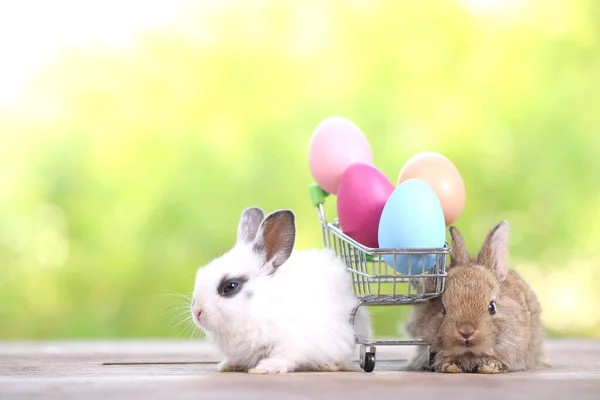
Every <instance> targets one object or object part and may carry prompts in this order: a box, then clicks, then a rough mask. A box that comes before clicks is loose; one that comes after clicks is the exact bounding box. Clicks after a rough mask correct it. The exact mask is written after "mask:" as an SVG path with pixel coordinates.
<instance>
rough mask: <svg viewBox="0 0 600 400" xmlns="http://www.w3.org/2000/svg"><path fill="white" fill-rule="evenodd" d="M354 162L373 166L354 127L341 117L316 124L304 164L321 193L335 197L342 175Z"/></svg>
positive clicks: (363, 136)
mask: <svg viewBox="0 0 600 400" xmlns="http://www.w3.org/2000/svg"><path fill="white" fill-rule="evenodd" d="M357 161H360V162H364V163H367V164H373V153H372V151H371V146H370V145H369V142H368V141H367V138H366V137H365V135H364V134H363V132H362V131H361V130H360V128H359V127H358V126H356V125H355V124H354V123H353V122H352V121H349V120H348V119H346V118H343V117H329V118H326V119H325V120H323V121H322V122H321V123H320V124H319V125H317V127H316V128H315V130H314V132H313V134H312V137H311V138H310V142H309V144H308V165H309V167H310V173H311V175H312V177H313V178H314V179H315V181H316V182H317V183H318V184H319V186H320V187H321V188H322V189H323V190H324V191H326V192H327V193H330V194H337V191H338V185H339V182H340V179H341V178H342V174H343V173H344V171H345V170H346V168H348V166H350V164H352V163H353V162H357Z"/></svg>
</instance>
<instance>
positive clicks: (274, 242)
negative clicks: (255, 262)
mask: <svg viewBox="0 0 600 400" xmlns="http://www.w3.org/2000/svg"><path fill="white" fill-rule="evenodd" d="M295 241H296V217H295V216H294V213H293V212H292V211H290V210H279V211H275V212H273V213H271V214H269V215H268V216H267V217H266V218H265V219H264V220H263V222H262V224H261V225H260V228H259V229H258V233H257V234H256V239H255V241H254V246H253V250H254V252H255V253H256V254H257V255H258V256H259V257H260V258H261V261H262V263H263V266H262V268H263V269H264V272H265V273H267V274H268V275H271V274H273V273H274V272H275V271H276V270H277V268H278V267H279V266H280V265H281V264H283V263H284V262H286V261H287V259H288V258H289V257H290V255H291V254H292V250H293V249H294V242H295Z"/></svg>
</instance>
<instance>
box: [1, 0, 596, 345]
mask: <svg viewBox="0 0 600 400" xmlns="http://www.w3.org/2000/svg"><path fill="white" fill-rule="evenodd" d="M195 4H196V6H188V7H187V8H185V9H184V10H183V11H182V16H181V18H179V19H177V20H176V21H173V23H172V24H171V25H169V26H168V27H164V28H162V29H157V30H154V31H150V32H147V33H146V34H144V35H140V36H138V37H136V39H135V41H134V43H133V44H132V46H131V47H130V48H127V49H112V48H103V47H92V46H89V47H85V46H84V47H78V48H72V49H64V51H62V52H61V53H60V54H57V55H56V57H54V58H53V59H52V60H49V61H48V63H47V64H46V65H45V66H44V69H43V70H42V72H40V74H39V75H38V76H36V80H35V82H34V83H33V84H32V85H31V87H30V88H29V91H28V92H27V94H26V96H25V97H24V99H23V100H22V101H21V102H20V103H18V104H15V105H13V106H11V107H4V108H0V338H91V337H167V336H172V337H182V336H185V335H187V334H189V333H190V332H189V331H187V328H186V327H185V324H183V325H177V324H178V323H179V322H180V320H181V318H182V317H181V314H179V311H181V310H184V311H183V312H185V307H186V303H185V300H184V299H182V298H180V297H178V296H176V295H171V294H172V293H183V294H190V292H191V290H192V286H193V282H194V274H195V270H196V268H197V267H198V266H201V265H203V264H205V263H206V262H207V261H208V260H210V259H211V258H214V257H217V256H219V255H220V254H222V253H223V252H224V251H226V250H227V249H228V248H229V247H231V246H232V245H233V243H234V240H235V230H236V224H237V221H238V218H239V215H240V213H241V211H242V209H243V208H245V207H247V206H250V205H258V206H260V207H262V208H263V209H265V210H266V211H272V210H275V209H278V208H291V209H293V210H294V211H295V212H296V213H297V218H298V241H297V246H296V247H297V248H298V249H302V248H309V247H321V246H322V242H321V234H320V227H319V223H318V218H317V213H316V210H315V209H314V208H313V207H312V205H311V202H310V198H309V193H308V186H309V185H310V183H312V178H311V176H310V173H309V170H308V164H307V146H308V141H309V138H310V135H311V134H312V131H313V129H314V128H315V127H316V125H317V124H318V123H319V122H320V121H321V120H322V119H324V118H325V117H328V116H330V115H342V116H345V117H347V118H349V119H351V120H352V121H354V122H355V123H357V124H358V125H359V126H360V127H361V129H363V131H364V132H365V134H366V136H367V138H368V139H369V141H370V143H371V146H372V149H373V153H374V158H375V163H376V165H377V166H378V167H379V168H380V169H381V170H382V171H383V172H384V173H386V175H387V176H388V177H389V178H390V179H391V180H393V181H395V179H396V177H397V174H398V172H399V171H400V169H401V167H402V165H403V164H404V162H405V161H406V160H407V159H408V158H409V157H410V156H412V155H413V154H415V153H417V152H420V151H437V152H440V153H442V154H444V155H446V156H447V157H448V158H450V159H451V160H452V161H453V162H454V163H455V164H456V166H457V167H458V168H459V170H460V171H461V173H462V176H463V179H464V181H465V185H466V189H467V205H466V208H465V210H464V212H463V215H462V216H461V218H460V219H459V220H458V221H457V222H456V225H457V226H458V227H459V228H460V229H461V231H462V232H463V235H464V236H465V239H466V240H467V243H468V245H469V246H470V250H471V251H472V252H475V251H476V250H477V249H478V246H479V245H480V243H481V241H482V240H483V238H484V235H485V234H486V232H487V230H489V229H490V228H491V227H492V225H493V224H495V223H496V222H498V221H500V220H501V219H507V220H508V221H509V222H510V223H511V226H512V231H511V232H512V233H511V235H512V236H511V247H510V248H511V260H512V263H513V265H514V267H515V268H516V269H517V270H518V271H519V272H520V273H522V274H523V276H525V277H526V278H527V279H528V280H529V282H530V284H531V285H532V286H533V287H534V289H535V290H536V292H538V295H539V296H540V299H541V300H542V304H543V306H544V311H545V313H544V320H545V322H546V323H547V325H548V328H549V331H550V333H551V334H553V335H581V336H588V337H592V336H595V337H600V291H599V290H598V289H599V287H600V267H599V264H600V255H599V254H598V252H597V251H596V249H597V248H598V241H599V240H600V156H599V153H600V135H599V132H600V113H599V112H598V110H599V109H600V96H598V95H597V94H598V93H600V3H599V2H597V1H594V0H556V1H552V2H544V1H541V0H540V1H533V0H531V1H492V0H488V1H484V0H479V1H444V0H429V1H425V2H414V1H405V0H402V1H393V0H389V1H330V2H320V1H316V0H310V1H308V0H307V1H302V2H293V3H292V2H277V3H276V2H267V1H263V2H258V1H251V2H224V3H219V4H220V5H217V4H216V3H214V4H213V3H209V2H198V3H195ZM200 4H202V5H200ZM211 4H212V5H211ZM140 12H143V10H140ZM106 29H107V30H108V29H110V27H108V26H107V27H106ZM24 51H26V49H24ZM0 89H1V88H0ZM326 209H327V212H328V215H329V216H330V217H333V216H334V215H335V198H332V197H329V198H328V199H327V204H326ZM315 278H316V279H318V277H315ZM407 310H408V309H407V308H400V309H398V308H396V307H393V308H385V309H373V310H372V311H373V313H374V315H375V319H376V322H375V327H376V333H377V334H378V335H383V336H388V335H395V334H396V326H397V324H398V323H399V322H401V320H402V318H403V316H404V315H405V314H406V311H407Z"/></svg>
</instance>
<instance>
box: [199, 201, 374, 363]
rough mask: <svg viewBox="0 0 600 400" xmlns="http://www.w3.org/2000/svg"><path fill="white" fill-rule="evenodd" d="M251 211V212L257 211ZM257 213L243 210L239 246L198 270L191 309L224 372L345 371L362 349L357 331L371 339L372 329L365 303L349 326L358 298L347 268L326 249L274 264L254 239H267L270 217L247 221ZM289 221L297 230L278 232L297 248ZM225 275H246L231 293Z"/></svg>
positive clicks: (292, 256)
mask: <svg viewBox="0 0 600 400" xmlns="http://www.w3.org/2000/svg"><path fill="white" fill-rule="evenodd" d="M249 210H254V215H253V216H252V215H251V214H249ZM256 210H257V209H256V208H253V209H248V210H246V211H245V212H244V214H242V219H241V220H240V225H239V230H238V232H239V233H238V243H237V244H236V245H235V247H234V248H233V249H231V250H230V251H228V252H227V253H225V254H224V255H223V256H222V257H220V258H218V259H216V260H214V261H212V262H211V263H209V264H208V265H207V266H205V267H202V268H200V269H199V270H198V273H197V276H196V284H195V287H194V294H193V299H194V304H193V305H192V314H193V316H194V320H195V321H196V323H197V324H198V326H199V327H200V328H201V329H203V330H204V331H205V332H206V334H207V336H208V337H209V339H210V340H211V341H212V342H213V343H214V344H215V345H216V347H217V348H218V349H219V350H220V351H221V352H222V353H223V355H224V360H223V361H222V362H221V363H220V364H219V370H220V371H248V372H250V373H286V372H292V371H299V370H303V371H306V370H312V371H317V370H321V371H336V370H339V369H345V368H347V362H348V361H350V360H351V359H352V357H353V354H355V351H356V350H357V348H356V345H355V339H354V333H355V331H356V333H357V334H359V335H360V336H363V337H370V336H371V327H370V318H369V315H368V313H367V312H366V310H365V309H363V308H360V309H359V310H358V313H357V315H356V320H355V326H354V328H353V327H352V326H351V325H350V322H349V318H350V314H351V311H352V309H353V308H354V307H355V305H356V304H357V299H356V297H355V295H354V291H353V287H352V280H351V276H350V274H349V273H348V272H347V270H346V266H345V265H344V264H343V263H342V262H341V261H340V260H339V259H338V258H337V257H336V255H335V253H333V252H332V251H331V250H327V249H324V250H306V251H298V252H292V253H291V256H290V257H289V259H287V261H285V262H284V263H283V264H281V265H280V266H279V267H277V268H273V266H272V265H271V266H269V262H270V261H269V260H266V257H265V254H264V252H263V253H261V252H260V251H257V250H256V246H254V244H255V243H257V242H259V243H260V242H261V240H264V236H265V235H266V234H265V232H264V231H263V228H264V227H263V224H264V221H266V220H268V219H269V218H270V217H271V216H272V215H273V214H271V215H270V216H267V218H266V219H264V220H262V222H261V224H260V226H259V227H256V226H254V227H253V226H251V224H250V225H249V221H252V220H253V219H254V220H256ZM258 210H259V209H258ZM251 212H252V211H250V213H251ZM288 212H289V213H291V211H288ZM261 213H262V211H261ZM249 215H250V216H249ZM291 215H292V216H293V214H291ZM291 221H292V227H291V228H293V229H292V230H287V231H285V230H284V232H282V233H281V234H282V235H286V234H289V232H292V238H291V240H292V244H291V245H292V246H293V240H294V234H295V226H294V220H293V218H292V219H291ZM261 227H262V228H261ZM257 231H258V234H257V235H256V237H255V238H254V240H251V238H252V236H254V233H255V232H257ZM244 232H245V233H244ZM286 232H287V233H286ZM284 239H287V238H284ZM259 247H260V246H259ZM290 251H291V248H290ZM288 254H289V253H288ZM280 255H281V254H279V256H280ZM284 258H285V257H284ZM224 275H228V276H229V277H231V276H247V277H248V278H249V280H248V281H247V282H246V283H245V284H244V285H243V287H242V289H241V290H240V291H239V293H237V294H236V295H235V296H233V297H231V298H227V297H222V296H220V295H219V293H218V290H217V287H218V286H219V282H220V281H221V279H222V278H223V276H224ZM198 312H200V314H199V317H198Z"/></svg>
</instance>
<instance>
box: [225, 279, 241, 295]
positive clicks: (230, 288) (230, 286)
mask: <svg viewBox="0 0 600 400" xmlns="http://www.w3.org/2000/svg"><path fill="white" fill-rule="evenodd" d="M238 286H239V283H237V282H229V283H227V284H226V285H225V288H224V289H223V293H224V294H227V293H231V292H233V291H235V290H236V289H237V288H238Z"/></svg>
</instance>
